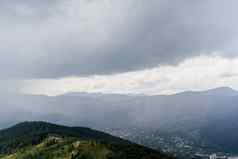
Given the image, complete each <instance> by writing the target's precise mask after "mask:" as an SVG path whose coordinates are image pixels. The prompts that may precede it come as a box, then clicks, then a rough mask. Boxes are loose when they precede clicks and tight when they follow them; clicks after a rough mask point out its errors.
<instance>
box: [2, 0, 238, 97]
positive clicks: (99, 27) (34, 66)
mask: <svg viewBox="0 0 238 159" xmlns="http://www.w3.org/2000/svg"><path fill="white" fill-rule="evenodd" d="M237 5H238V2H237V1H236V0H229V1H225V0H220V1H217V0H199V1H197V0H168V1H164V0H150V1H148V0H120V1H117V0H100V1H99V0H41V1H32V0H11V1H9V0H0V10H1V13H0V19H1V21H0V26H1V27H0V35H1V36H0V55H1V58H0V72H1V73H0V81H1V84H0V86H1V88H2V89H1V92H18V93H27V94H44V95H49V96H55V95H60V94H64V93H68V92H100V93H120V94H128V93H129V94H146V95H152V94H171V93H176V92H181V91H186V90H205V89H210V88H215V87H221V86H227V87H232V88H234V89H238V82H237V81H238V80H237V79H238V53H237V51H238V47H237V46H238V45H237V42H238V21H237V20H236V19H237V14H238V11H237V7H236V6H237Z"/></svg>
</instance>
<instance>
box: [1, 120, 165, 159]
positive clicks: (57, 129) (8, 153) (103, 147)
mask: <svg viewBox="0 0 238 159" xmlns="http://www.w3.org/2000/svg"><path fill="white" fill-rule="evenodd" d="M0 158H3V159H29V158H31V159H38V158H44V159H47V158H49V159H61V158H62V159H63V158H64V159H109V158H110V159H146V158H148V159H157V158H158V159H168V158H170V157H168V156H167V155H165V154H162V153H160V152H158V151H155V150H152V149H149V148H146V147H143V146H140V145H137V144H134V143H131V142H129V141H126V140H122V139H120V138H117V137H114V136H111V135H109V134H106V133H103V132H99V131H95V130H92V129H89V128H83V127H66V126H60V125H55V124H50V123H46V122H24V123H20V124H17V125H15V126H13V127H11V128H8V129H4V130H1V131H0Z"/></svg>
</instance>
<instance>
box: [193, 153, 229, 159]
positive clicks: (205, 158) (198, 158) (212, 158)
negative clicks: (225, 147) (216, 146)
mask: <svg viewBox="0 0 238 159" xmlns="http://www.w3.org/2000/svg"><path fill="white" fill-rule="evenodd" d="M194 159H229V157H227V156H218V155H217V154H215V153H214V154H211V155H204V154H196V155H195V156H194Z"/></svg>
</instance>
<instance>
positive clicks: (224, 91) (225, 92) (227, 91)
mask: <svg viewBox="0 0 238 159" xmlns="http://www.w3.org/2000/svg"><path fill="white" fill-rule="evenodd" d="M203 93H204V94H206V95H222V96H234V95H238V92H237V91H236V90H234V89H232V88H230V87H218V88H214V89H210V90H207V91H204V92H203Z"/></svg>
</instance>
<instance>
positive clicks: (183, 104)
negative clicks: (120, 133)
mask: <svg viewBox="0 0 238 159" xmlns="http://www.w3.org/2000/svg"><path fill="white" fill-rule="evenodd" d="M10 99H14V100H10ZM4 101H5V102H4ZM0 102H1V104H2V105H6V106H7V107H6V108H9V109H10V110H9V113H8V110H7V109H6V110H5V111H4V113H2V112H0V114H1V113H2V114H3V117H2V120H1V122H0V123H4V122H5V123H8V124H9V123H16V122H19V121H23V120H41V119H44V120H45V121H51V122H54V123H63V124H66V125H82V126H87V127H94V128H97V129H102V130H105V129H106V128H111V129H119V130H120V129H128V130H130V129H131V128H139V129H141V130H148V131H151V132H153V131H161V132H169V133H172V134H183V136H186V138H189V139H193V140H195V141H201V142H203V141H206V143H210V144H211V145H213V146H214V145H215V146H216V147H219V148H221V149H225V150H228V151H233V152H238V149H237V147H238V145H237V143H238V142H237V140H238V135H237V134H236V132H237V131H238V125H237V124H236V123H237V121H238V116H237V112H238V92H237V91H235V90H233V89H231V88H226V87H223V88H216V89H211V90H207V91H200V92H192V91H190V92H183V93H179V94H174V95H157V96H142V95H139V96H129V95H128V96H127V95H116V94H115V95H103V94H88V93H70V94H65V95H62V96H56V97H48V96H33V95H31V96H30V95H16V96H14V97H11V96H9V97H6V99H5V100H1V101H0ZM20 108H22V109H20ZM14 109H15V110H20V111H19V112H17V113H15V114H14V113H13V112H12V111H11V110H14ZM9 114H10V115H9ZM11 116H15V117H16V120H15V121H13V120H12V118H11ZM5 125H6V124H5ZM225 132H226V133H225ZM128 133H129V134H130V133H131V132H128ZM213 134H214V135H213ZM141 137H145V136H141ZM133 141H134V140H133ZM148 142H150V141H148Z"/></svg>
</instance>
